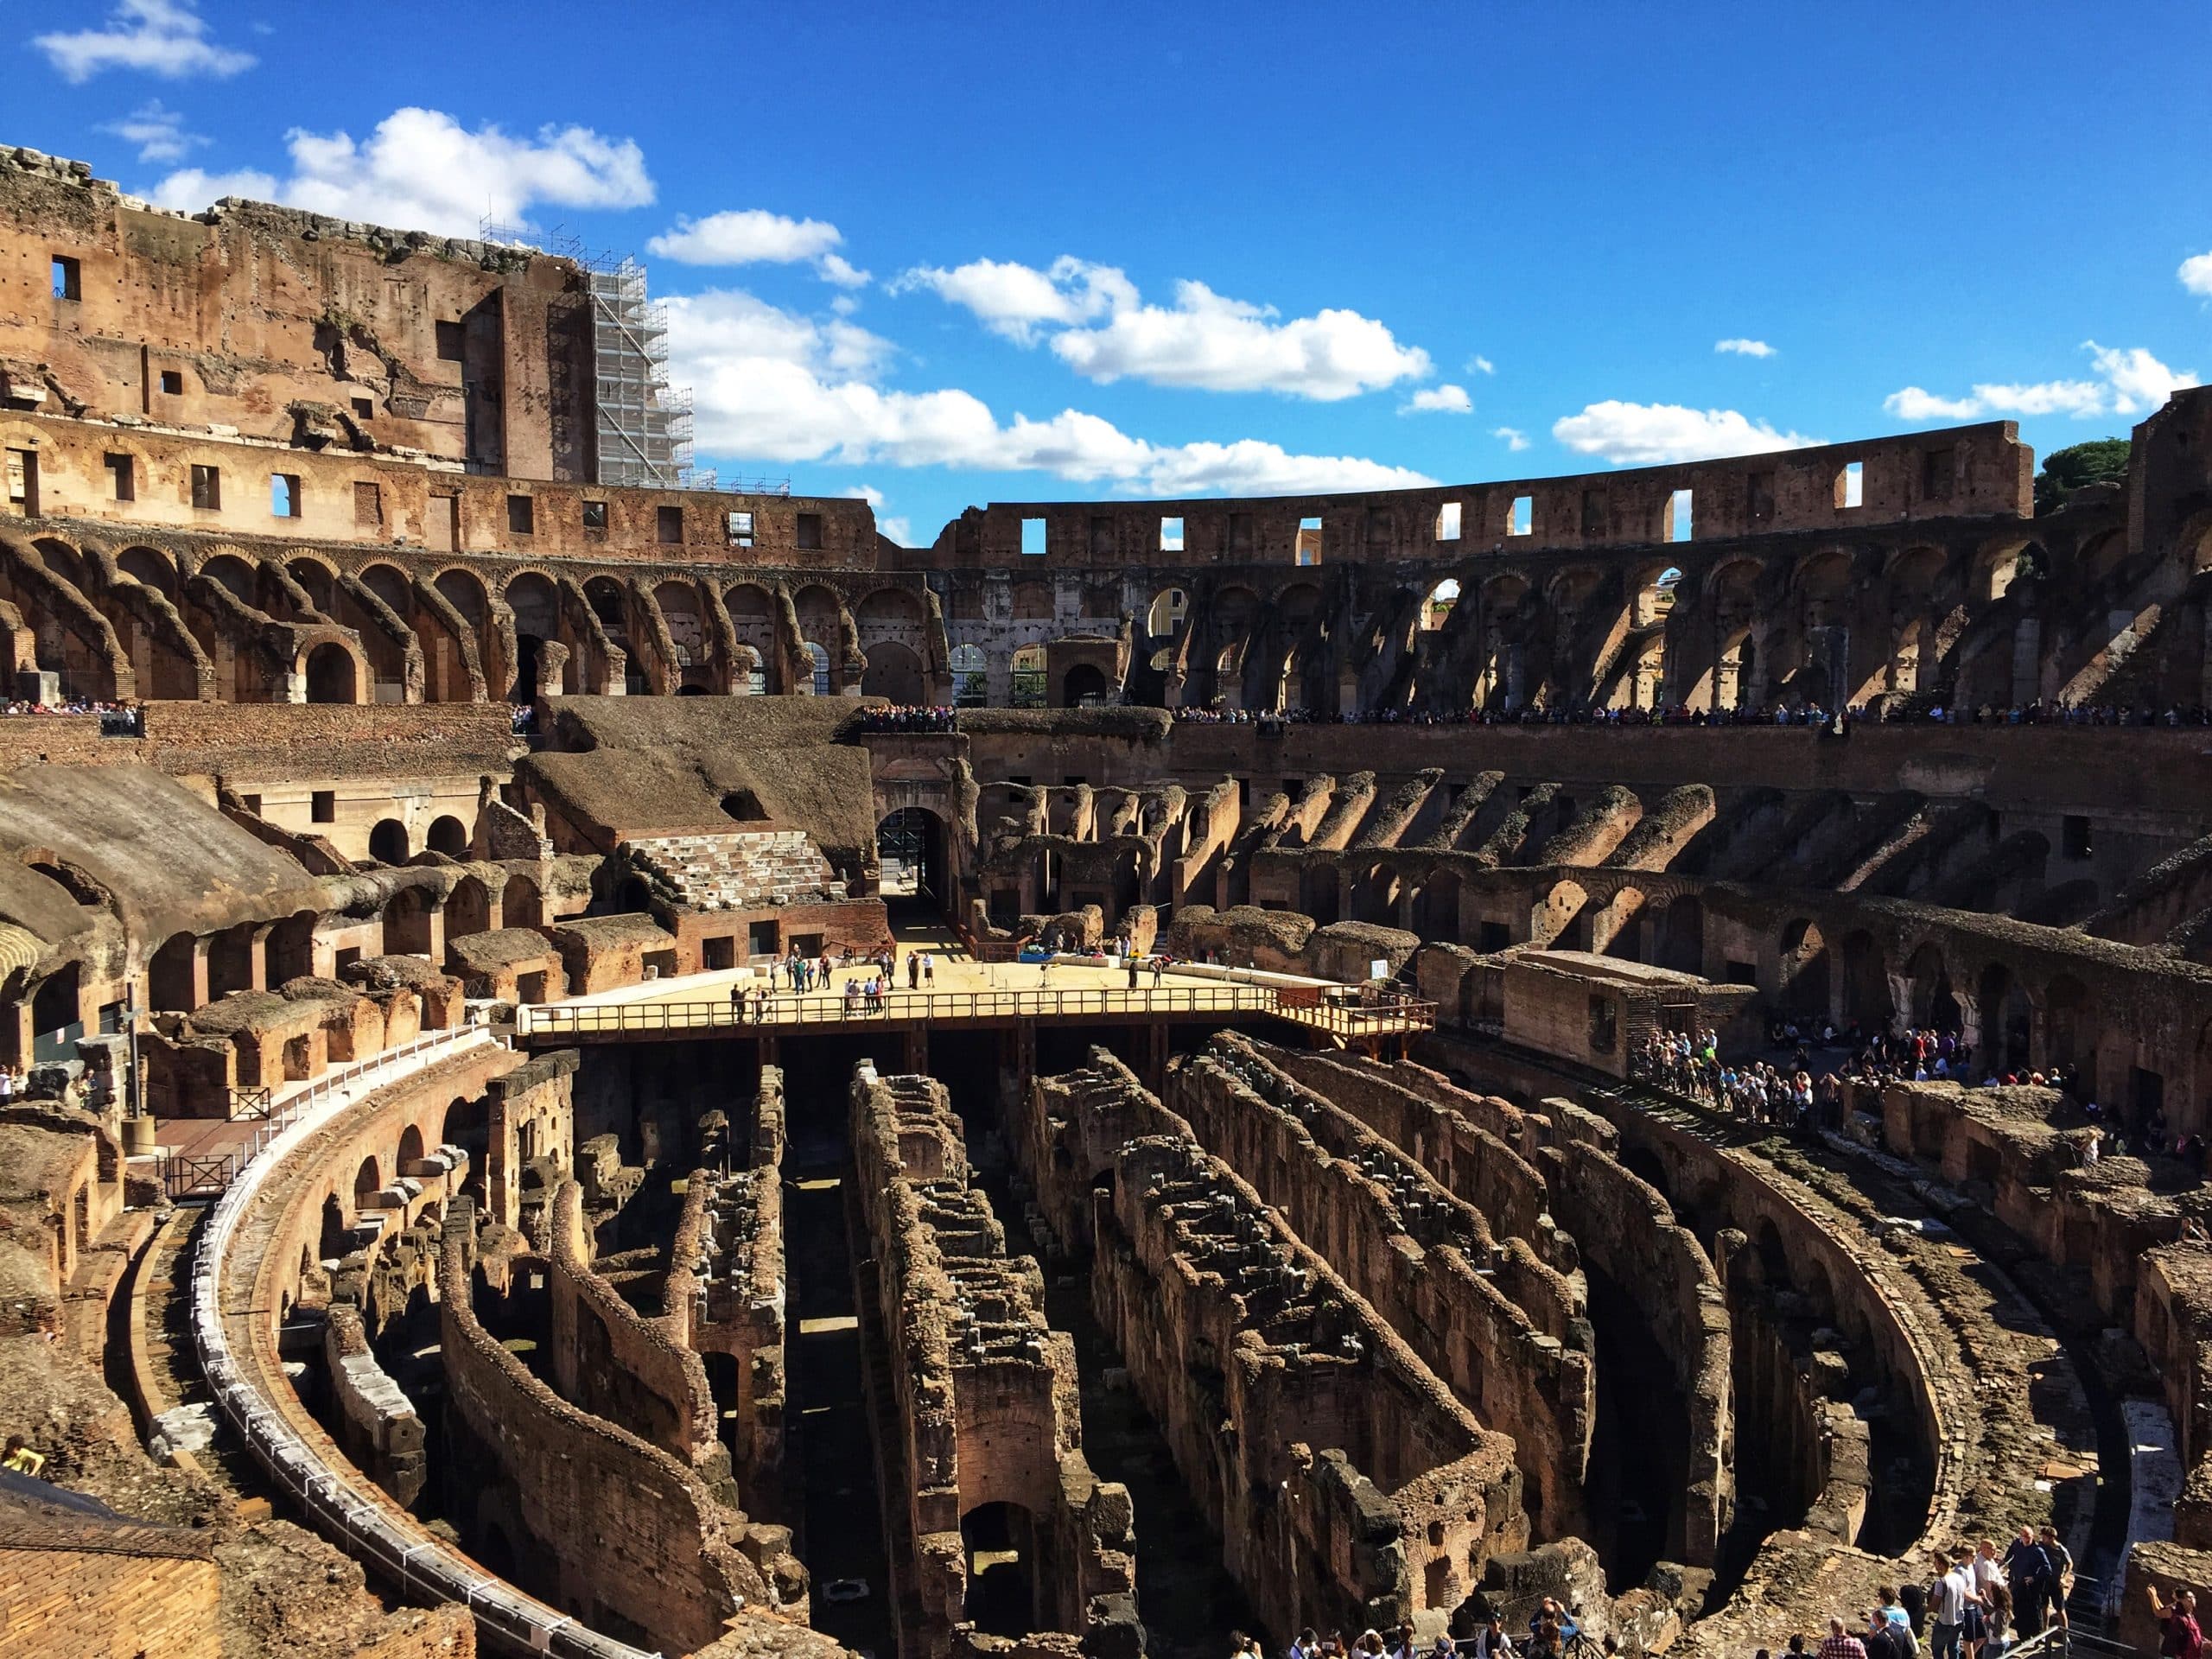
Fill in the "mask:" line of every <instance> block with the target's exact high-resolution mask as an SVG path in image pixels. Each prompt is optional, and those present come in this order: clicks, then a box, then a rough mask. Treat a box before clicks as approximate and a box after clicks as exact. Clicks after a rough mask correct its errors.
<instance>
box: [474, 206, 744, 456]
mask: <svg viewBox="0 0 2212 1659" xmlns="http://www.w3.org/2000/svg"><path fill="white" fill-rule="evenodd" d="M481 228H482V232H483V236H484V239H485V240H486V241H487V242H500V243H505V244H507V245H511V246H519V247H530V246H532V245H533V244H532V243H531V241H530V240H529V239H528V236H527V233H526V232H523V231H521V230H519V229H518V228H516V227H513V226H500V225H495V224H493V222H492V221H491V220H490V219H486V220H485V221H484V223H483V226H482V227H481ZM547 240H548V245H547V246H546V248H545V249H544V250H543V251H546V252H549V253H552V254H555V255H556V256H558V257H561V258H563V259H568V260H570V261H572V262H574V263H575V264H576V265H577V266H578V267H579V268H581V269H582V271H583V273H584V287H585V291H586V292H587V293H588V295H589V296H590V298H591V345H592V378H593V389H592V390H593V396H592V407H593V420H594V440H595V443H594V448H595V449H596V452H597V454H598V457H599V465H598V468H597V474H596V476H597V480H598V481H599V482H600V483H601V484H622V485H632V486H638V487H640V488H645V489H661V490H711V489H713V488H715V486H716V480H715V474H714V473H713V472H711V471H708V470H702V469H699V468H695V467H693V466H692V464H691V391H690V388H689V387H688V386H671V385H669V383H668V308H667V307H666V306H664V305H657V304H655V303H654V302H652V300H651V299H649V298H648V297H647V296H646V293H645V267H644V266H643V265H641V264H639V263H638V262H637V261H636V260H635V259H633V258H632V257H629V256H628V255H627V254H622V255H619V256H618V255H615V254H611V253H601V252H594V251H590V250H588V249H587V248H586V247H585V246H584V245H583V244H582V241H581V240H579V239H578V238H575V237H573V236H568V235H565V234H563V233H562V232H560V231H559V230H557V229H556V231H555V232H554V234H553V235H552V236H551V237H550V238H548V239H547Z"/></svg>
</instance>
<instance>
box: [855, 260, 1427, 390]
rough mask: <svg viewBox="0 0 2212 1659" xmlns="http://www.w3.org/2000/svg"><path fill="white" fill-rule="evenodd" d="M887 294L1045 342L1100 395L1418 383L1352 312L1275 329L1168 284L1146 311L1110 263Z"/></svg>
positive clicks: (1399, 353) (981, 270)
mask: <svg viewBox="0 0 2212 1659" xmlns="http://www.w3.org/2000/svg"><path fill="white" fill-rule="evenodd" d="M892 286H893V290H894V291H904V290H907V289H929V290H930V291H931V292H932V293H935V294H937V295H938V296H940V297H941V298H943V299H944V300H946V301H949V302H951V303H952V304H955V305H958V306H962V307H964V308H966V309H968V310H969V311H971V312H973V313H974V314H975V315H976V317H977V318H978V319H979V320H980V321H982V323H983V325H984V327H988V328H989V329H991V330H992V331H993V332H994V333H996V334H1002V335H1004V336H1005V337H1006V338H1007V339H1008V340H1014V342H1016V343H1017V344H1019V345H1022V346H1033V345H1035V344H1036V343H1037V342H1038V341H1039V340H1040V339H1049V340H1050V341H1051V343H1052V352H1053V354H1054V355H1056V356H1057V357H1058V358H1059V359H1060V360H1061V361H1062V362H1064V363H1065V364H1066V365H1068V366H1069V367H1070V368H1071V369H1073V370H1074V371H1075V372H1077V374H1080V375H1082V376H1083V377H1084V378H1085V379H1089V380H1095V381H1097V382H1099V383H1101V384H1102V385H1103V384H1110V383H1111V382H1113V381H1116V380H1122V379H1130V380H1142V381H1144V382H1146V383H1147V385H1155V386H1186V387H1192V388H1196V389H1198V390H1201V391H1280V392H1287V393H1288V394H1290V395H1291V396H1293V397H1310V398H1313V399H1314V400H1316V401H1318V402H1325V403H1332V402H1335V401H1337V400H1338V399H1340V398H1344V397H1356V396H1357V395H1358V394H1359V393H1361V392H1363V391H1376V390H1378V389H1380V388H1382V387H1384V386H1390V385H1396V384H1397V383H1398V382H1400V381H1402V380H1423V379H1426V378H1427V377H1428V375H1429V374H1430V372H1432V368H1433V365H1432V364H1431V363H1430V361H1429V357H1428V353H1427V352H1425V351H1422V350H1421V348H1420V347H1419V346H1401V345H1400V344H1399V343H1398V341H1397V340H1396V339H1395V338H1394V337H1393V336H1392V334H1391V333H1390V331H1389V328H1388V327H1385V326H1384V325H1383V324H1382V323H1380V322H1377V321H1375V320H1374V319H1373V318H1371V317H1363V316H1362V315H1360V314H1359V313H1358V312H1357V311H1346V310H1341V309H1334V308H1332V309H1327V310H1323V311H1319V312H1316V313H1315V314H1314V315H1312V316H1310V317H1293V318H1291V319H1289V320H1288V321H1282V320H1281V313H1280V312H1278V311H1276V309H1275V308H1274V307H1273V306H1265V305H1255V304H1253V303H1251V302H1249V301H1245V300H1236V299H1231V298H1230V297H1229V296H1226V295H1222V294H1217V293H1215V292H1214V291H1213V289H1210V288H1208V287H1207V286H1206V285H1205V283H1198V282H1189V281H1185V282H1180V283H1176V284H1175V303H1174V304H1173V306H1160V305H1148V304H1147V303H1145V302H1144V300H1143V298H1142V296H1141V295H1140V294H1139V293H1138V292H1137V289H1136V285H1135V283H1132V282H1130V281H1129V279H1128V275H1127V274H1126V273H1124V272H1123V271H1122V270H1120V269H1119V268H1118V267H1116V266H1113V265H1099V264H1091V263H1090V261H1088V260H1084V259H1077V258H1075V257H1072V256H1071V255H1063V256H1062V257H1059V258H1058V259H1056V260H1054V261H1053V262H1052V264H1051V265H1050V266H1049V267H1047V268H1046V269H1045V270H1038V269H1037V268H1036V267H1035V266H1033V265H1025V264H1019V263H1017V262H1013V261H1001V260H996V259H977V260H974V261H972V262H970V263H969V264H964V265H959V266H956V267H954V268H953V269H952V270H942V269H939V268H938V267H935V266H922V267H919V268H917V269H915V270H910V271H908V272H906V274H905V275H904V276H902V277H899V280H898V281H897V282H896V283H893V285H892Z"/></svg>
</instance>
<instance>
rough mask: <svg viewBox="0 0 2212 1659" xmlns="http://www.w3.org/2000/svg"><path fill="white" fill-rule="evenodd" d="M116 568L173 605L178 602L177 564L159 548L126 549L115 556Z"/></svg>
mask: <svg viewBox="0 0 2212 1659" xmlns="http://www.w3.org/2000/svg"><path fill="white" fill-rule="evenodd" d="M115 568H116V569H118V570H120V571H121V572H122V573H123V574H124V575H126V576H129V577H130V579H131V580H132V581H133V582H141V583H143V584H144V585H145V586H146V587H149V588H153V589H155V590H156V592H158V593H159V594H162V596H163V597H164V598H166V599H168V601H170V602H171V603H172V604H174V603H175V601H176V594H177V581H176V563H175V560H173V559H171V558H170V557H169V556H168V554H166V553H164V552H162V551H161V550H159V549H158V548H151V547H126V548H124V550H123V551H122V552H120V553H118V554H117V555H116V556H115Z"/></svg>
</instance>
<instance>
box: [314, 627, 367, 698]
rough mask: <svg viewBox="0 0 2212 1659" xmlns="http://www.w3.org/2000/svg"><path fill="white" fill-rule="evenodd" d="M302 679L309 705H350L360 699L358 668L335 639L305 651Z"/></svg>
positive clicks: (350, 654)
mask: <svg viewBox="0 0 2212 1659" xmlns="http://www.w3.org/2000/svg"><path fill="white" fill-rule="evenodd" d="M303 677H304V678H305V680H306V682H307V694H308V702H346V703H353V702H360V700H361V673H360V665H359V664H358V663H356V662H355V661H354V660H353V652H350V651H348V650H346V647H345V646H343V645H340V644H338V643H337V642H336V641H334V640H327V641H325V642H324V643H323V644H321V645H317V646H315V649H314V650H312V651H310V652H308V655H307V663H306V666H305V669H304V673H303Z"/></svg>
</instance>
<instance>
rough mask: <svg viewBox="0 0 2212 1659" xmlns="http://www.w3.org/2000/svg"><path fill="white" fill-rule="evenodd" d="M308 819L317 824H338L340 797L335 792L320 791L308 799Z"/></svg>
mask: <svg viewBox="0 0 2212 1659" xmlns="http://www.w3.org/2000/svg"><path fill="white" fill-rule="evenodd" d="M308 818H309V819H310V820H311V821H312V822H314V823H337V822H338V795H337V792H336V791H334V790H327V789H318V790H316V791H315V792H314V793H313V794H311V795H309V796H308Z"/></svg>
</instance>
